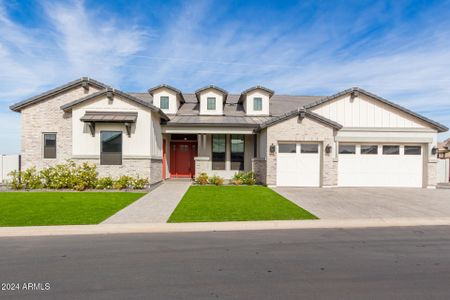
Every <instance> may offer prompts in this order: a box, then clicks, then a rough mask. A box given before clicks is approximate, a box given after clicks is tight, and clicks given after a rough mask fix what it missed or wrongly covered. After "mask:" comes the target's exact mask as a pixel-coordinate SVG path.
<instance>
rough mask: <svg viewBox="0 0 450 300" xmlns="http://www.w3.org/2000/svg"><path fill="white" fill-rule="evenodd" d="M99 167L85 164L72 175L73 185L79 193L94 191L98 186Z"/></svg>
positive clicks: (78, 167)
mask: <svg viewBox="0 0 450 300" xmlns="http://www.w3.org/2000/svg"><path fill="white" fill-rule="evenodd" d="M97 175H98V174H97V166H96V165H94V164H92V165H90V164H88V163H83V164H82V165H81V166H77V167H76V168H75V170H74V173H73V175H72V177H73V178H72V185H73V188H74V189H75V190H77V191H83V190H85V189H93V188H95V187H96V186H97V180H98V178H97Z"/></svg>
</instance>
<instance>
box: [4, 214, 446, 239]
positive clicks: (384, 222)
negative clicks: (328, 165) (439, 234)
mask: <svg viewBox="0 0 450 300" xmlns="http://www.w3.org/2000/svg"><path fill="white" fill-rule="evenodd" d="M410 226H450V218H432V219H423V218H421V219H419V218H412V219H411V218H392V219H351V220H304V221H244V222H198V223H142V224H99V225H66V226H32V227H0V237H25V236H64V235H94V234H126V233H176V232H178V233H182V232H215V231H250V230H281V229H327V228H329V229H331V228H341V229H344V228H382V227H410Z"/></svg>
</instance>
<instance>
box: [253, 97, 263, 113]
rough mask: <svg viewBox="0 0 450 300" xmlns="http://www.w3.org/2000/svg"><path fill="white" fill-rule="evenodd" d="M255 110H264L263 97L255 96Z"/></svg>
mask: <svg viewBox="0 0 450 300" xmlns="http://www.w3.org/2000/svg"><path fill="white" fill-rule="evenodd" d="M253 110H259V111H261V110H262V98H253Z"/></svg>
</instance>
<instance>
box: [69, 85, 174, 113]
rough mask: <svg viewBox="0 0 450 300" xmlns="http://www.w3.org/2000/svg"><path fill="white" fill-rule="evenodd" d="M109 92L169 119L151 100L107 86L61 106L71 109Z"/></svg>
mask: <svg viewBox="0 0 450 300" xmlns="http://www.w3.org/2000/svg"><path fill="white" fill-rule="evenodd" d="M107 93H112V95H119V96H121V97H123V98H125V99H128V100H130V101H132V102H135V103H138V104H140V105H143V106H145V107H148V108H150V109H151V110H152V111H155V112H158V113H159V114H160V115H161V117H162V118H163V119H169V117H167V115H166V114H165V113H164V112H163V111H162V110H161V109H159V108H158V107H156V106H154V105H153V104H151V103H149V102H146V101H143V100H142V99H139V98H136V97H134V96H132V95H130V94H127V93H124V92H122V91H119V90H116V89H112V88H107V89H104V90H101V91H98V92H96V93H92V94H90V95H88V96H86V97H83V98H81V99H78V100H75V101H72V102H69V103H67V104H64V105H62V106H61V109H62V110H65V111H67V110H70V109H72V107H74V106H75V105H78V104H80V103H83V102H85V101H88V100H91V99H94V98H96V97H99V96H103V95H106V94H107Z"/></svg>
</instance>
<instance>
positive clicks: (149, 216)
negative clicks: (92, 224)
mask: <svg viewBox="0 0 450 300" xmlns="http://www.w3.org/2000/svg"><path fill="white" fill-rule="evenodd" d="M190 185H191V181H187V180H182V181H166V182H164V183H163V184H162V185H161V186H159V187H157V188H156V189H155V190H153V191H151V192H150V193H148V194H147V195H145V196H144V197H142V198H141V199H139V200H137V201H136V202H134V203H132V204H131V205H129V206H127V207H125V208H124V209H122V210H121V211H119V212H117V213H116V214H115V215H113V216H111V217H109V218H108V219H106V220H105V221H103V222H102V224H135V223H165V222H167V219H169V217H170V215H171V214H172V212H173V210H174V209H175V207H177V205H178V203H179V202H180V200H181V198H183V195H184V194H185V193H186V191H187V190H188V188H189V186H190Z"/></svg>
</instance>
